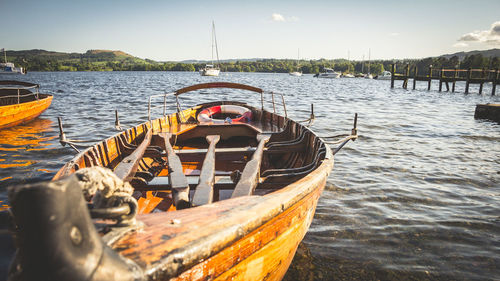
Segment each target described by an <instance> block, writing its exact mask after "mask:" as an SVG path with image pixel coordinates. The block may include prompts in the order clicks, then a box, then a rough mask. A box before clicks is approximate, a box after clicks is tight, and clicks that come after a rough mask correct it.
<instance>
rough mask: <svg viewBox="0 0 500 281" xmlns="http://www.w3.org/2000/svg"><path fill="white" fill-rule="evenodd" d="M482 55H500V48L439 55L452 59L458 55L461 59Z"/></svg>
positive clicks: (489, 56)
mask: <svg viewBox="0 0 500 281" xmlns="http://www.w3.org/2000/svg"><path fill="white" fill-rule="evenodd" d="M478 54H480V55H482V56H483V57H488V58H491V57H500V49H489V50H483V51H470V52H458V53H454V54H446V55H441V56H438V57H444V58H446V59H450V58H452V57H454V56H457V57H458V59H459V60H463V59H465V57H467V56H471V55H478Z"/></svg>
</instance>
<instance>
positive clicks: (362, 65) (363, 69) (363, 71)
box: [361, 55, 365, 73]
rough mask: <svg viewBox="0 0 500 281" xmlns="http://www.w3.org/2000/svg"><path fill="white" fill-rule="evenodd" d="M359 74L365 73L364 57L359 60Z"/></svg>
mask: <svg viewBox="0 0 500 281" xmlns="http://www.w3.org/2000/svg"><path fill="white" fill-rule="evenodd" d="M361 73H365V55H363V58H362V59H361Z"/></svg>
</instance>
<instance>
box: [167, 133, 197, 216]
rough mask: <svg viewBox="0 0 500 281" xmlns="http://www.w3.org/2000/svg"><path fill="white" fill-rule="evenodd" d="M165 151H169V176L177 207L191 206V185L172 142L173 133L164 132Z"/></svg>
mask: <svg viewBox="0 0 500 281" xmlns="http://www.w3.org/2000/svg"><path fill="white" fill-rule="evenodd" d="M162 136H163V138H164V139H165V151H166V152H167V161H168V170H169V171H168V177H169V179H170V185H171V186H172V196H173V199H174V205H175V207H176V208H177V209H179V210H180V209H185V208H189V205H190V204H189V185H188V182H187V179H186V176H185V175H184V173H183V171H182V163H181V159H179V156H177V155H176V154H175V152H174V149H173V148H172V145H171V144H170V138H171V137H172V134H171V133H163V134H162Z"/></svg>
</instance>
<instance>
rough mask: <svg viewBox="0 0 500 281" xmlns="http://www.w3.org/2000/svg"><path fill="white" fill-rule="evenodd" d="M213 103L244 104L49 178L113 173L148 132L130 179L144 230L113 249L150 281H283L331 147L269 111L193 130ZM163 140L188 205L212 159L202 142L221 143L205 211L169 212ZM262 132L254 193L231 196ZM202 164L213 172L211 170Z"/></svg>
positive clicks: (176, 119) (189, 114) (192, 116)
mask: <svg viewBox="0 0 500 281" xmlns="http://www.w3.org/2000/svg"><path fill="white" fill-rule="evenodd" d="M217 104H237V105H242V103H239V102H234V103H232V102H216V103H207V104H202V105H199V106H196V107H193V108H190V109H187V110H184V111H183V112H181V113H180V114H179V113H174V114H171V115H168V116H166V117H165V118H159V119H156V120H153V121H151V122H146V123H143V124H140V125H138V126H136V127H134V128H130V129H128V130H126V131H124V132H122V133H120V134H118V135H115V136H113V137H110V138H108V139H106V140H104V141H102V142H100V143H97V144H96V145H94V146H93V147H90V148H89V149H87V150H86V151H83V152H82V153H80V154H79V155H77V156H76V157H75V158H74V159H73V160H71V161H70V162H68V163H67V164H66V165H65V166H64V167H63V168H62V169H61V170H59V171H58V173H57V174H56V176H55V177H54V179H59V178H62V177H64V176H66V175H69V174H71V173H73V172H75V171H76V170H78V169H82V168H84V167H92V166H103V167H108V168H110V169H112V170H115V169H116V168H117V167H118V166H119V165H120V163H121V162H122V161H123V160H124V159H126V158H127V157H129V156H130V155H132V154H133V153H134V151H135V150H137V149H138V147H140V146H141V144H142V143H144V140H145V136H146V132H152V137H151V140H150V144H149V147H148V148H147V149H146V150H145V151H144V154H143V157H142V158H141V159H140V160H139V161H138V166H137V171H136V172H135V175H134V176H133V177H131V178H130V183H131V184H132V185H133V187H134V188H135V193H134V196H135V197H136V198H137V199H138V203H139V215H138V218H137V219H138V220H139V221H141V222H142V223H143V224H144V227H143V228H142V229H141V230H140V231H137V232H131V233H128V234H127V235H125V236H123V237H121V238H120V239H118V240H116V241H115V242H113V243H112V244H111V245H110V246H111V247H112V248H113V249H115V250H116V251H117V252H118V253H119V254H121V255H122V256H124V257H126V258H129V259H130V260H132V261H133V262H135V263H137V264H138V265H139V266H140V267H141V268H142V269H143V270H144V272H145V274H146V275H147V276H148V278H149V279H155V280H167V279H170V278H178V279H179V280H212V279H216V278H219V279H221V280H222V279H236V280H245V278H244V277H245V276H247V277H248V276H252V278H254V279H255V280H258V279H263V278H268V279H269V280H279V279H281V278H282V277H283V275H284V273H285V272H286V269H287V268H288V265H289V263H290V261H291V259H292V258H293V254H294V253H295V250H296V248H297V245H298V243H299V242H300V241H301V240H302V238H303V236H304V234H305V232H306V231H307V228H308V227H309V224H310V223H311V220H312V217H313V215H314V210H315V206H316V203H317V199H318V198H319V195H320V194H321V191H322V189H323V187H324V184H325V181H326V178H327V176H328V174H329V172H330V171H331V169H332V167H333V156H332V154H331V151H330V149H329V148H328V147H327V146H326V145H325V144H324V143H323V142H322V141H321V140H320V139H319V138H318V137H317V136H316V135H315V134H314V133H312V132H311V131H310V130H309V129H308V128H306V127H304V126H302V125H300V124H298V123H296V122H293V121H291V120H289V119H287V118H285V117H282V116H279V115H277V114H274V113H270V112H267V111H261V110H260V109H257V108H254V107H250V106H247V107H248V108H250V109H251V110H252V112H253V119H252V121H251V122H249V123H235V124H224V125H213V124H199V123H198V122H196V116H197V114H198V113H199V112H200V111H201V110H203V109H204V108H206V107H210V106H214V105H217ZM165 134H172V137H171V138H170V139H169V141H170V144H171V145H172V148H173V150H174V152H175V154H176V156H178V158H179V160H180V162H181V164H182V172H183V174H184V176H185V179H186V181H187V184H188V185H189V189H188V190H189V200H190V201H191V202H192V200H193V197H194V194H195V193H196V190H197V189H196V188H197V186H199V179H200V174H201V173H202V167H203V166H204V162H205V160H206V158H207V157H208V158H210V156H207V151H208V150H209V142H208V141H207V139H206V137H207V135H216V136H218V137H219V140H218V142H217V143H216V145H215V149H214V151H213V153H214V154H215V167H214V169H213V175H210V176H203V177H204V178H207V179H210V180H212V178H211V176H213V182H214V184H213V186H210V184H209V188H212V190H211V192H212V195H210V196H213V197H212V198H210V199H211V200H208V201H210V202H211V203H210V202H209V203H206V204H205V203H203V204H201V205H199V204H195V205H197V206H196V207H191V208H186V209H183V210H178V209H177V208H176V207H175V200H174V196H172V195H173V192H172V185H171V184H172V182H171V181H172V179H171V178H170V177H169V176H171V169H170V168H171V167H169V160H168V152H167V151H166V150H167V148H168V147H167V146H168V145H166V144H165V137H164V135H165ZM263 134H269V135H270V137H269V140H268V141H266V142H265V145H264V143H261V145H262V158H261V159H260V165H259V166H260V168H259V170H258V172H259V173H258V177H257V182H256V186H255V189H254V187H251V189H252V190H253V189H254V190H253V193H251V194H250V195H247V196H241V197H236V198H231V197H232V194H233V191H234V189H235V186H236V185H237V183H238V181H239V177H241V173H242V172H243V171H244V169H245V167H246V166H247V163H248V162H249V161H250V160H251V159H252V157H253V156H254V153H255V151H257V150H259V148H258V143H259V140H258V136H261V135H263ZM209 160H210V159H209ZM205 166H206V167H207V169H208V170H210V168H209V166H210V165H209V164H207V165H205ZM209 172H210V171H209ZM210 173H212V172H210ZM204 188H206V186H205V187H204ZM203 194H205V192H204V193H203ZM206 194H210V192H208V193H206ZM201 196H206V195H201ZM205 199H206V198H205ZM197 202H205V200H200V201H197ZM266 276H267V277H266ZM247 280H248V278H247Z"/></svg>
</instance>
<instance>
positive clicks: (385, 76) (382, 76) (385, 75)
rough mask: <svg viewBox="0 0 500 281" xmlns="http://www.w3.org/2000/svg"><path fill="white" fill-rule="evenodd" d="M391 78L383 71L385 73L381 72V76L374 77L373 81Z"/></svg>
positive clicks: (388, 72) (387, 72)
mask: <svg viewBox="0 0 500 281" xmlns="http://www.w3.org/2000/svg"><path fill="white" fill-rule="evenodd" d="M391 76H392V74H391V72H390V71H387V70H385V71H383V72H382V74H380V75H377V76H376V77H375V79H378V80H391Z"/></svg>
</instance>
